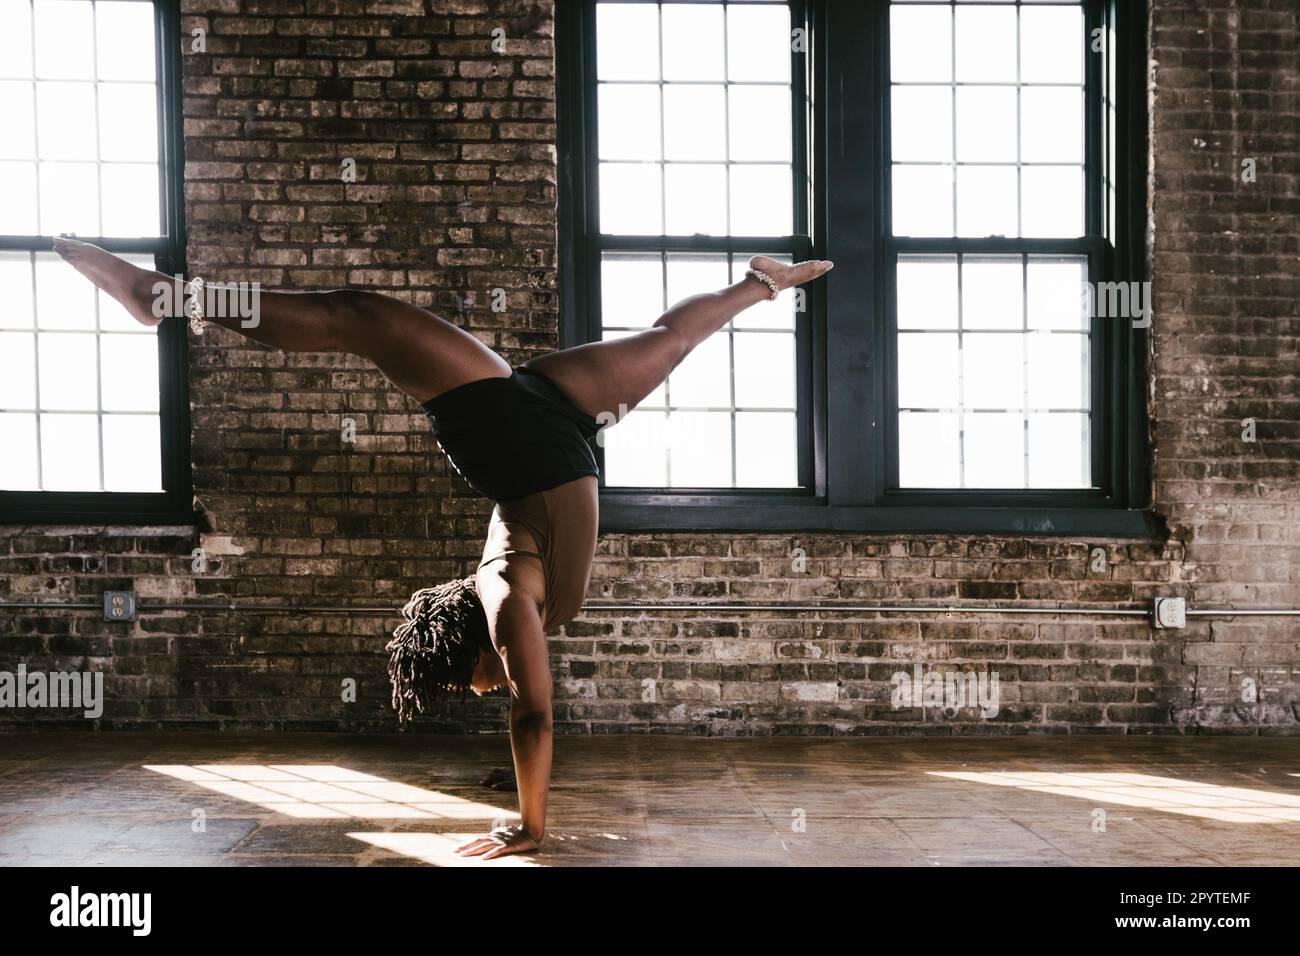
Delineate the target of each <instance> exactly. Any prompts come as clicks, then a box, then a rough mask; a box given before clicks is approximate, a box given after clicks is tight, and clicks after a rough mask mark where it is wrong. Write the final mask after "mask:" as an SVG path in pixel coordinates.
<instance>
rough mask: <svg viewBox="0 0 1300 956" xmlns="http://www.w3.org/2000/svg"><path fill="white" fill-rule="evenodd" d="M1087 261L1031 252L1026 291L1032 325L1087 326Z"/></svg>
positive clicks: (1068, 327)
mask: <svg viewBox="0 0 1300 956" xmlns="http://www.w3.org/2000/svg"><path fill="white" fill-rule="evenodd" d="M1086 276H1087V263H1086V262H1085V260H1083V259H1052V258H1047V257H1039V256H1031V257H1030V258H1029V275H1028V281H1027V287H1026V295H1027V297H1028V304H1029V328H1031V329H1063V330H1086V329H1087V327H1088V318H1087V314H1086V303H1087V298H1086V287H1085V285H1084V282H1085V279H1086Z"/></svg>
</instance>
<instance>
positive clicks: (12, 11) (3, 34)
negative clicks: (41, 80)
mask: <svg viewBox="0 0 1300 956" xmlns="http://www.w3.org/2000/svg"><path fill="white" fill-rule="evenodd" d="M31 75H32V11H31V7H29V6H28V5H27V4H26V3H0V77H30V76H31Z"/></svg>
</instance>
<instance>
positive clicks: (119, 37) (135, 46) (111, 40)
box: [95, 0, 155, 89]
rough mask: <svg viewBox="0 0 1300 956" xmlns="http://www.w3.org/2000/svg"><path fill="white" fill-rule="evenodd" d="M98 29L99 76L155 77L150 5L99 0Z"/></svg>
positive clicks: (96, 20)
mask: <svg viewBox="0 0 1300 956" xmlns="http://www.w3.org/2000/svg"><path fill="white" fill-rule="evenodd" d="M95 32H96V38H95V39H96V44H95V66H96V68H97V72H98V73H99V78H100V79H102V80H150V81H152V80H153V78H154V55H155V54H154V47H155V42H154V31H153V9H152V5H151V4H148V3H129V2H121V3H119V2H110V0H100V2H99V3H97V4H95ZM101 89H102V88H101Z"/></svg>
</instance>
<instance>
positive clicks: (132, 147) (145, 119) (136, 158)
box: [42, 83, 653, 163]
mask: <svg viewBox="0 0 1300 956" xmlns="http://www.w3.org/2000/svg"><path fill="white" fill-rule="evenodd" d="M652 89H653V87H652ZM157 110H158V90H157V87H155V86H154V85H153V84H152V83H101V84H100V85H99V157H100V159H105V160H109V161H113V162H142V163H156V162H157V161H158V119H157ZM43 149H44V141H43V140H42V150H43Z"/></svg>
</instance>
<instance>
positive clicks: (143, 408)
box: [99, 335, 158, 460]
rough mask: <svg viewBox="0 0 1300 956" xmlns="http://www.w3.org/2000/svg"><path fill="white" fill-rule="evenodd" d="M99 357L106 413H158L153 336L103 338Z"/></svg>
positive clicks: (102, 397) (101, 388)
mask: <svg viewBox="0 0 1300 956" xmlns="http://www.w3.org/2000/svg"><path fill="white" fill-rule="evenodd" d="M99 355H100V362H101V367H100V374H101V376H102V384H101V385H100V396H101V399H100V401H101V406H102V407H103V409H104V411H112V412H156V411H158V340H157V338H155V337H154V336H152V335H102V336H100V339H99ZM105 460H107V459H105Z"/></svg>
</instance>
